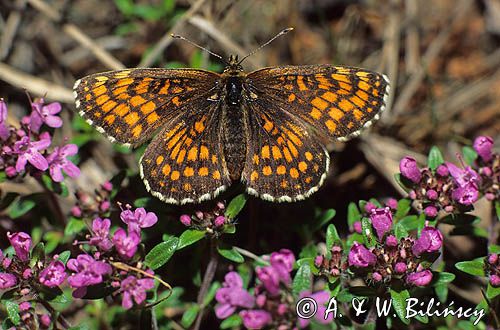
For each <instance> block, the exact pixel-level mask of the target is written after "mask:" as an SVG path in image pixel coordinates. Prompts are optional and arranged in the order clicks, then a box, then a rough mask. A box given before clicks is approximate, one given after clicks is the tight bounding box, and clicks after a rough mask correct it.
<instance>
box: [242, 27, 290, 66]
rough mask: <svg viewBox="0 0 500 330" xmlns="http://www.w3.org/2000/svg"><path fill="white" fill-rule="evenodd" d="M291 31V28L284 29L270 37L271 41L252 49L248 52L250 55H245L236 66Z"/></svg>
mask: <svg viewBox="0 0 500 330" xmlns="http://www.w3.org/2000/svg"><path fill="white" fill-rule="evenodd" d="M292 30H293V27H289V28H286V29H284V30H282V31H281V32H280V33H278V34H277V35H275V36H274V37H272V38H271V39H269V40H268V41H267V42H266V43H265V44H263V45H260V46H259V47H258V48H256V49H254V50H253V51H251V52H250V54H248V55H246V56H245V57H243V58H242V59H241V60H240V61H239V62H238V64H241V62H243V60H245V59H246V58H247V57H249V56H252V55H253V54H255V53H257V52H258V51H259V50H261V49H262V48H264V47H266V46H267V45H269V44H270V43H271V42H273V41H274V40H275V39H276V38H279V37H281V36H282V35H285V34H287V33H288V32H290V31H292Z"/></svg>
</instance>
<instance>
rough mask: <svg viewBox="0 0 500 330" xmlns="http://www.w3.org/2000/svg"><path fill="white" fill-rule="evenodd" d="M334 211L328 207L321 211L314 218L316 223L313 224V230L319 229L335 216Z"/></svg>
mask: <svg viewBox="0 0 500 330" xmlns="http://www.w3.org/2000/svg"><path fill="white" fill-rule="evenodd" d="M335 214H336V211H335V210H334V209H328V210H325V211H324V212H321V213H320V214H319V215H318V216H317V217H316V219H315V223H316V225H315V226H314V229H313V232H314V231H316V230H319V229H320V228H321V227H323V226H324V225H326V224H327V223H328V222H330V220H332V219H333V217H335Z"/></svg>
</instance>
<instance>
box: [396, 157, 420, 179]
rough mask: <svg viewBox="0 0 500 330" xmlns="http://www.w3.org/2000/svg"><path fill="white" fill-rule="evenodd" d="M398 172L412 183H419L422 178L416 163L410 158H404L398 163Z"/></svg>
mask: <svg viewBox="0 0 500 330" xmlns="http://www.w3.org/2000/svg"><path fill="white" fill-rule="evenodd" d="M399 171H400V172H401V174H402V175H403V176H404V177H405V178H407V179H409V180H411V181H412V182H414V183H419V182H420V179H421V178H422V174H421V173H420V169H419V168H418V166H417V161H416V160H415V159H413V158H411V157H404V158H403V159H401V161H400V162H399Z"/></svg>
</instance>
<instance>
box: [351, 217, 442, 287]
mask: <svg viewBox="0 0 500 330" xmlns="http://www.w3.org/2000/svg"><path fill="white" fill-rule="evenodd" d="M370 219H371V222H372V226H373V228H374V229H375V231H376V233H377V237H378V242H379V244H378V245H376V246H375V247H372V248H368V247H366V246H365V245H364V244H361V243H358V242H356V241H355V242H354V243H353V245H352V246H351V249H350V251H349V255H348V265H349V266H350V267H351V269H352V270H353V271H354V272H355V273H359V274H368V276H367V277H366V279H368V280H370V281H369V282H370V283H373V284H377V283H381V282H383V283H389V282H390V281H391V279H392V278H393V277H396V278H402V279H404V280H405V282H406V283H407V284H408V285H415V286H426V285H428V284H429V283H430V281H431V280H432V273H431V271H430V270H428V269H426V268H425V267H424V266H423V261H427V263H429V262H428V261H432V260H428V259H427V254H432V253H437V252H438V251H439V250H440V248H441V246H442V243H443V235H442V234H441V232H440V231H439V230H438V229H436V228H434V227H430V226H426V227H424V228H423V229H422V231H421V233H420V237H419V238H418V239H413V238H412V237H405V238H402V239H400V240H399V241H398V240H397V239H396V237H395V236H394V235H393V234H392V231H391V229H392V215H391V214H390V211H389V208H379V209H374V210H372V216H371V217H370Z"/></svg>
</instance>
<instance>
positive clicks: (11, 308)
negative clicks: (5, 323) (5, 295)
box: [2, 300, 21, 325]
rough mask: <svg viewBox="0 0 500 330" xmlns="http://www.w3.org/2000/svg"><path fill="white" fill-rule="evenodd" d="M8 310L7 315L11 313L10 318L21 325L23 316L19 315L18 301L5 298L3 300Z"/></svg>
mask: <svg viewBox="0 0 500 330" xmlns="http://www.w3.org/2000/svg"><path fill="white" fill-rule="evenodd" d="M2 303H3V304H4V306H5V309H6V310H7V315H9V319H10V320H11V321H12V323H14V324H15V325H19V323H21V316H20V315H19V305H18V303H16V302H13V301H11V300H4V301H3V302H2Z"/></svg>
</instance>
